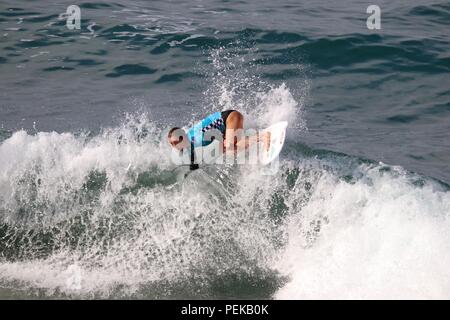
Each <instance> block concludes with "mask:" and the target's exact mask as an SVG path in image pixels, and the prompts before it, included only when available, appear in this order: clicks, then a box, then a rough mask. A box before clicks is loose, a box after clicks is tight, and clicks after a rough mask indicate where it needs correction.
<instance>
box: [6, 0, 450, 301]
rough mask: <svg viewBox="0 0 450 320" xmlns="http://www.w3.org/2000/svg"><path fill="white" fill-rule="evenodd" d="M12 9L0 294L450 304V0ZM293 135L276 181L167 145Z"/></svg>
mask: <svg viewBox="0 0 450 320" xmlns="http://www.w3.org/2000/svg"><path fill="white" fill-rule="evenodd" d="M16 2H17V1H11V0H5V1H2V8H0V24H1V26H2V32H1V33H0V38H1V39H2V41H0V69H1V77H0V87H1V88H2V90H0V297H2V298H3V297H5V298H11V297H16V298H34V297H42V298H61V297H62V298H66V297H69V298H80V297H82V298H123V297H125V298H250V299H257V298H271V299H272V298H273V299H299V298H301V299H311V298H332V299H341V298H342V299H347V298H356V299H362V298H375V299H377V298H392V299H396V298H436V299H449V298H450V280H449V279H450V274H449V273H450V272H449V271H448V270H449V268H448V266H449V265H450V261H449V259H450V250H449V249H450V248H449V246H450V241H449V240H450V239H449V237H450V233H449V230H450V229H449V214H450V196H449V189H450V188H449V185H448V183H449V182H450V170H449V169H450V167H449V164H450V161H449V160H450V152H449V150H450V140H449V139H448V129H449V127H448V124H449V118H450V107H449V106H450V98H449V97H450V95H449V94H450V91H449V90H448V85H447V82H448V81H447V80H448V72H449V68H450V60H449V56H448V52H450V51H449V50H450V48H449V41H448V30H449V28H448V27H449V23H450V20H449V19H448V18H449V12H450V7H449V5H448V3H445V2H442V1H435V0H426V1H421V3H420V4H418V3H416V2H414V1H412V2H392V1H379V2H378V4H379V5H380V7H381V9H382V30H380V31H377V32H375V31H369V30H367V28H366V24H365V19H366V18H367V14H366V12H365V10H366V7H364V6H361V4H360V3H358V1H353V0H346V1H340V2H339V3H336V4H330V3H328V2H327V3H325V2H323V1H311V2H310V3H308V4H299V3H297V2H298V1H294V2H293V1H288V0H284V1H278V2H273V1H265V0H264V1H258V2H255V1H245V0H244V1H239V2H232V3H231V2H224V1H221V0H208V1H201V2H198V3H197V2H196V3H187V2H186V3H173V2H168V1H157V0H155V1H148V2H141V1H128V0H127V1H122V0H117V1H114V2H108V3H106V2H89V3H88V2H82V3H80V4H79V6H80V8H81V13H82V23H81V26H82V27H81V30H68V29H67V28H66V26H65V23H66V20H65V18H64V16H63V15H61V14H62V13H63V12H65V10H66V8H67V6H68V5H71V4H73V3H71V2H68V1H66V2H65V1H63V2H59V3H50V2H48V1H40V2H39V3H35V2H30V3H24V4H18V3H16ZM230 108H233V109H239V110H240V111H242V112H243V113H244V115H245V126H246V127H248V128H254V127H265V126H267V125H269V124H271V123H273V122H276V121H282V120H287V121H289V129H288V136H287V140H286V144H285V147H284V149H283V152H282V154H281V156H280V162H279V165H280V166H279V170H278V171H277V172H276V174H274V175H265V174H264V173H265V171H264V170H263V169H262V168H258V167H252V166H239V167H233V166H216V167H214V166H205V167H203V168H202V169H201V170H197V171H195V172H193V173H190V174H189V175H188V176H187V177H185V174H186V173H187V171H186V170H187V169H186V168H185V167H176V166H175V165H174V164H173V163H171V161H170V153H169V147H168V145H167V144H166V142H165V134H166V132H167V129H168V128H169V127H172V126H175V125H177V126H181V125H188V124H190V123H192V122H193V121H195V120H198V119H199V118H200V117H202V116H204V115H205V114H207V113H210V112H214V111H217V110H225V109H230Z"/></svg>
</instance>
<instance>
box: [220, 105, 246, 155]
mask: <svg viewBox="0 0 450 320" xmlns="http://www.w3.org/2000/svg"><path fill="white" fill-rule="evenodd" d="M225 128H226V129H225V141H224V147H225V149H230V148H232V147H235V146H236V145H237V143H238V141H239V140H240V139H241V137H243V130H244V116H243V115H242V113H240V112H239V111H235V110H233V111H231V112H229V113H227V114H226V118H225Z"/></svg>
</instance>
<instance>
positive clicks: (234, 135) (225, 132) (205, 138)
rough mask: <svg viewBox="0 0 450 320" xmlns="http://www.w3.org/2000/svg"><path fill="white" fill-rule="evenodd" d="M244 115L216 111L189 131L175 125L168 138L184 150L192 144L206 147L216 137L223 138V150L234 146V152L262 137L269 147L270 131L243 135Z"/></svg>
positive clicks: (256, 141)
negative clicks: (260, 134)
mask: <svg viewBox="0 0 450 320" xmlns="http://www.w3.org/2000/svg"><path fill="white" fill-rule="evenodd" d="M243 128H244V116H243V115H242V113H240V112H239V111H236V110H226V111H222V112H215V113H213V114H210V115H209V116H207V117H205V118H204V119H203V120H201V121H199V122H197V123H196V124H195V125H194V126H192V127H191V128H190V129H188V130H187V131H185V130H183V129H181V128H179V127H175V128H172V129H170V131H169V133H168V140H169V143H170V145H171V146H172V147H174V148H176V149H178V150H180V151H181V150H183V149H184V148H186V147H189V146H191V147H192V149H193V148H196V147H205V146H207V145H209V144H210V143H212V142H213V141H214V139H221V141H222V143H223V152H226V151H229V150H230V149H231V148H233V150H234V152H237V151H238V150H243V149H247V148H248V147H249V146H250V145H251V144H253V143H258V142H259V141H261V140H260V138H262V139H264V140H262V141H264V144H265V146H266V148H267V149H268V148H269V144H270V133H269V132H266V133H265V134H264V136H263V137H260V136H259V134H256V135H254V136H250V137H245V136H244V135H243V131H244V130H243Z"/></svg>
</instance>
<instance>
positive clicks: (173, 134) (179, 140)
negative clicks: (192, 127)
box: [167, 127, 188, 150]
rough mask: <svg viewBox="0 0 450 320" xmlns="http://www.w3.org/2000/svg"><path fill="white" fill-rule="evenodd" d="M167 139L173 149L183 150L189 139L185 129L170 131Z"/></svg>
mask: <svg viewBox="0 0 450 320" xmlns="http://www.w3.org/2000/svg"><path fill="white" fill-rule="evenodd" d="M167 139H168V140H169V143H170V145H171V146H172V147H174V148H176V149H178V150H182V149H183V148H184V147H185V146H186V145H187V142H188V137H187V135H186V132H184V130H183V129H181V128H178V127H175V128H172V129H170V130H169V133H168V135H167Z"/></svg>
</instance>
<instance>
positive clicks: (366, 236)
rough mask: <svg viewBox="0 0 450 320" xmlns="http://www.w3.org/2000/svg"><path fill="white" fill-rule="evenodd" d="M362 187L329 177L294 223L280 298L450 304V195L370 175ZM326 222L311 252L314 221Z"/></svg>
mask: <svg viewBox="0 0 450 320" xmlns="http://www.w3.org/2000/svg"><path fill="white" fill-rule="evenodd" d="M363 172H364V174H365V179H363V180H361V181H358V182H356V183H354V184H351V183H348V182H344V181H339V180H337V179H336V178H335V177H332V176H328V175H326V176H324V177H323V178H322V179H320V181H319V183H318V184H317V186H316V187H315V191H314V193H313V195H312V197H311V199H310V201H309V202H308V203H307V205H306V206H305V207H304V208H303V209H302V211H301V213H299V214H294V215H292V216H291V218H290V219H289V222H288V223H287V233H288V237H289V241H288V245H287V246H286V248H285V249H284V252H283V254H282V255H281V256H280V259H279V261H278V263H277V270H279V271H280V272H281V273H282V274H284V275H286V276H289V278H290V280H289V281H288V283H287V284H286V285H285V286H284V287H283V288H281V289H280V290H279V291H278V292H277V293H276V295H275V297H276V298H278V299H448V298H450V271H449V268H448V266H449V264H450V233H449V230H450V228H449V227H450V223H449V213H450V195H449V194H448V192H443V191H440V190H436V189H435V188H434V187H433V186H431V185H429V184H428V185H426V186H424V187H418V186H415V185H412V184H411V183H409V182H408V181H407V179H406V173H401V175H400V176H399V177H393V176H392V175H390V174H381V173H380V172H379V171H377V168H375V169H373V170H365V169H364V170H363ZM323 217H326V222H325V223H324V224H322V228H321V231H320V234H319V235H318V238H317V240H316V241H315V242H314V243H313V244H312V245H311V246H307V244H308V241H307V240H308V239H307V234H306V233H305V232H302V229H305V228H306V229H307V228H308V223H310V222H311V221H314V220H317V219H319V220H320V219H322V218H323Z"/></svg>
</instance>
